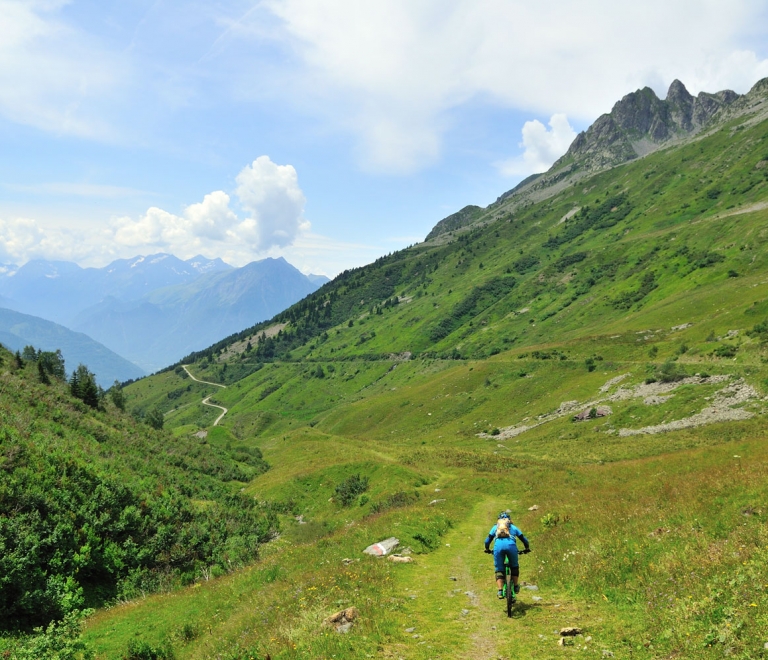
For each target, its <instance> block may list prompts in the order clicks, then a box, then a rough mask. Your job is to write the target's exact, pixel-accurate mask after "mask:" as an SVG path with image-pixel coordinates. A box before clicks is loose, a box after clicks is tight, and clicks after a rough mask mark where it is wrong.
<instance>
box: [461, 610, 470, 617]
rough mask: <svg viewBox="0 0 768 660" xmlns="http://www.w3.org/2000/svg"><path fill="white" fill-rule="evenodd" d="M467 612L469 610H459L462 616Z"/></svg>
mask: <svg viewBox="0 0 768 660" xmlns="http://www.w3.org/2000/svg"><path fill="white" fill-rule="evenodd" d="M467 614H469V610H461V615H462V616H467Z"/></svg>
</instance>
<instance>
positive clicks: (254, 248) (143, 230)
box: [0, 156, 310, 264]
mask: <svg viewBox="0 0 768 660" xmlns="http://www.w3.org/2000/svg"><path fill="white" fill-rule="evenodd" d="M236 183H237V187H236V190H235V196H236V199H237V201H238V203H239V207H240V209H242V211H243V212H244V213H243V214H242V215H243V217H238V214H237V213H236V211H235V210H234V209H233V208H232V198H231V197H230V196H229V195H228V194H227V193H226V192H224V191H222V190H216V191H214V192H212V193H209V194H207V195H205V197H204V198H203V200H202V201H201V202H197V203H194V204H190V205H189V206H187V207H185V208H184V209H183V210H182V212H181V213H172V212H170V211H167V210H165V209H162V208H159V207H157V206H153V207H150V208H149V209H147V211H146V213H144V214H142V215H141V216H139V217H138V218H135V217H134V218H132V217H120V218H115V219H114V220H112V221H111V222H110V223H109V224H108V225H107V226H105V227H103V228H102V229H100V230H94V229H92V228H88V229H80V230H78V229H64V228H62V227H61V226H57V225H53V226H43V225H41V224H39V223H38V222H36V221H35V220H32V219H27V218H19V219H14V220H3V219H1V218H0V262H3V261H5V262H16V263H23V262H25V261H27V260H28V259H30V258H34V257H41V258H47V259H73V260H76V261H87V262H93V261H104V260H105V259H107V260H109V259H114V258H117V257H121V256H122V257H129V256H134V255H135V254H136V253H137V252H144V253H147V252H150V251H165V252H171V253H173V254H175V255H176V256H179V257H182V258H186V257H192V256H194V255H195V254H199V253H200V252H205V253H215V254H217V255H218V256H221V257H222V258H224V259H226V260H228V261H230V263H233V264H243V263H246V262H248V261H251V260H253V259H255V258H259V257H263V256H267V255H274V254H276V253H277V252H279V251H280V250H284V249H285V248H288V247H290V246H292V245H294V244H295V243H296V241H297V239H299V238H301V237H303V236H305V235H306V234H307V233H308V232H309V229H310V224H309V222H307V220H305V218H304V205H305V203H306V198H305V197H304V193H303V192H302V190H301V188H300V187H299V180H298V175H297V173H296V170H295V168H294V167H293V166H291V165H277V164H276V163H273V162H272V160H271V159H270V158H269V157H268V156H260V157H259V158H257V159H256V160H255V161H253V163H251V164H250V165H247V166H246V167H244V168H243V169H242V170H241V171H240V173H239V174H238V175H237V177H236ZM305 244H306V242H305Z"/></svg>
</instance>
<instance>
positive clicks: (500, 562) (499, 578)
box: [493, 543, 506, 591]
mask: <svg viewBox="0 0 768 660" xmlns="http://www.w3.org/2000/svg"><path fill="white" fill-rule="evenodd" d="M493 568H494V573H495V577H496V588H497V589H498V590H499V591H501V590H502V589H503V588H504V581H505V579H506V572H505V569H504V553H503V552H502V548H501V547H500V546H499V544H498V543H494V544H493Z"/></svg>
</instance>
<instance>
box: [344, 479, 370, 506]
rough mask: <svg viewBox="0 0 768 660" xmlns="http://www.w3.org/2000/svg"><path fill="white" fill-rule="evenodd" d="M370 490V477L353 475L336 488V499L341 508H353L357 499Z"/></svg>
mask: <svg viewBox="0 0 768 660" xmlns="http://www.w3.org/2000/svg"><path fill="white" fill-rule="evenodd" d="M366 490H368V477H361V476H360V475H359V474H353V475H352V476H350V477H347V478H346V479H345V480H344V481H342V482H341V483H340V484H339V485H338V486H336V499H337V501H338V502H339V503H341V506H351V505H352V503H353V502H354V501H355V500H356V499H357V496H358V495H362V494H363V493H364V492H365V491H366Z"/></svg>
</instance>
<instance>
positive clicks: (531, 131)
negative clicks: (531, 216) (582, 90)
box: [497, 114, 576, 176]
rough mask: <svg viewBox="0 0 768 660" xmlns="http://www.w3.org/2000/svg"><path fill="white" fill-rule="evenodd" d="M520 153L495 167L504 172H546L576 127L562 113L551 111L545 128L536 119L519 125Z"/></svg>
mask: <svg viewBox="0 0 768 660" xmlns="http://www.w3.org/2000/svg"><path fill="white" fill-rule="evenodd" d="M522 134H523V141H522V142H521V143H520V146H521V147H522V148H523V149H524V151H523V155H522V156H520V157H519V158H513V159H511V160H507V161H504V162H501V163H498V165H497V167H498V169H499V171H500V172H501V173H502V174H503V175H505V176H516V175H521V174H534V173H538V172H546V171H547V170H548V169H549V168H550V167H551V165H552V163H554V162H555V161H556V160H557V159H558V158H560V156H562V155H563V154H564V153H565V152H566V151H567V150H568V147H569V146H570V145H571V142H573V140H574V138H575V137H576V131H575V130H573V127H572V126H571V125H570V124H569V123H568V117H566V116H565V115H563V114H556V115H552V117H551V118H550V120H549V130H547V127H546V126H544V124H542V123H541V122H540V121H539V120H538V119H534V120H533V121H527V122H525V124H524V125H523V130H522Z"/></svg>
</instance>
